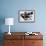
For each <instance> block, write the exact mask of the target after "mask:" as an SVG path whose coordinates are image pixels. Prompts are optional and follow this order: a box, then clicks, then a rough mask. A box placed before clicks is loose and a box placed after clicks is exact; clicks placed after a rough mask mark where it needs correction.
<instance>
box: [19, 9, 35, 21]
mask: <svg viewBox="0 0 46 46" xmlns="http://www.w3.org/2000/svg"><path fill="white" fill-rule="evenodd" d="M34 21H35V10H20V11H19V22H34Z"/></svg>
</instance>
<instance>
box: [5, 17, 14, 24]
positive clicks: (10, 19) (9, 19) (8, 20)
mask: <svg viewBox="0 0 46 46" xmlns="http://www.w3.org/2000/svg"><path fill="white" fill-rule="evenodd" d="M5 25H14V18H5Z"/></svg>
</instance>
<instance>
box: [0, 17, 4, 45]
mask: <svg viewBox="0 0 46 46" xmlns="http://www.w3.org/2000/svg"><path fill="white" fill-rule="evenodd" d="M4 23H5V17H4V16H0V46H3V34H4V33H3V32H2V25H3V24H4Z"/></svg>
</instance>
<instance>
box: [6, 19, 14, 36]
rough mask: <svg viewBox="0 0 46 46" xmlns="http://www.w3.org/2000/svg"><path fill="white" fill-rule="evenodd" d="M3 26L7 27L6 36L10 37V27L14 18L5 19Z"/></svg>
mask: <svg viewBox="0 0 46 46" xmlns="http://www.w3.org/2000/svg"><path fill="white" fill-rule="evenodd" d="M5 25H9V31H8V34H9V35H11V33H10V26H11V25H14V18H5Z"/></svg>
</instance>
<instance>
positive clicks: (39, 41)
mask: <svg viewBox="0 0 46 46" xmlns="http://www.w3.org/2000/svg"><path fill="white" fill-rule="evenodd" d="M25 33H26V32H11V35H8V34H7V32H5V33H4V46H43V35H42V34H41V33H40V32H33V33H37V34H38V35H26V34H25Z"/></svg>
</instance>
